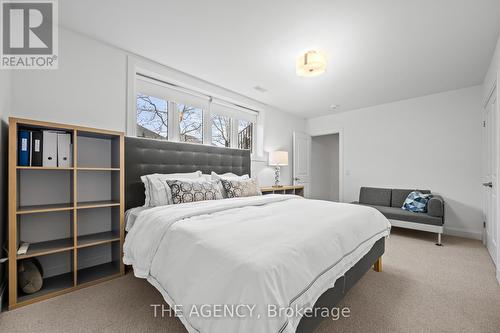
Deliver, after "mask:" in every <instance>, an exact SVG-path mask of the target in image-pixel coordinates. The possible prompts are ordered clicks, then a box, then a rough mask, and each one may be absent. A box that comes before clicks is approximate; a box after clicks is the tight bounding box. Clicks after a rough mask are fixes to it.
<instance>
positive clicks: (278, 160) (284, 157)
mask: <svg viewBox="0 0 500 333" xmlns="http://www.w3.org/2000/svg"><path fill="white" fill-rule="evenodd" d="M269 165H271V166H274V167H275V168H274V186H275V187H280V186H281V185H280V167H282V166H286V165H288V152H287V151H281V150H277V151H272V152H270V153H269Z"/></svg>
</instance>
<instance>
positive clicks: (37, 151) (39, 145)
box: [31, 131, 43, 167]
mask: <svg viewBox="0 0 500 333" xmlns="http://www.w3.org/2000/svg"><path fill="white" fill-rule="evenodd" d="M42 159H43V133H42V132H41V131H33V132H31V166H35V167H41V166H43V161H42Z"/></svg>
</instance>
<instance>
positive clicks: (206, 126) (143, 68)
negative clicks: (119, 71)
mask: <svg viewBox="0 0 500 333" xmlns="http://www.w3.org/2000/svg"><path fill="white" fill-rule="evenodd" d="M127 69H128V71H127V117H126V128H127V135H129V136H137V133H136V124H137V109H136V107H137V105H136V103H137V100H136V99H137V94H138V93H143V94H145V93H144V92H141V91H140V90H139V89H138V87H137V80H138V78H137V76H138V75H141V76H147V77H149V78H151V79H153V80H155V81H156V80H157V81H158V82H159V83H165V85H167V86H166V88H167V89H168V88H169V86H168V85H172V86H175V87H176V88H177V87H178V88H179V89H184V90H186V91H189V93H193V94H199V95H203V96H205V97H207V98H208V99H209V100H208V103H207V107H201V109H202V110H203V131H202V134H203V143H202V144H204V145H212V117H211V116H212V114H213V113H212V106H213V103H212V101H213V97H212V96H217V97H215V98H216V99H217V100H219V101H224V102H225V103H227V104H230V105H233V106H234V108H235V110H238V109H248V111H249V112H252V113H253V112H255V121H251V122H252V123H253V124H254V125H253V128H252V149H251V151H250V154H251V159H252V160H253V161H264V160H265V159H264V149H263V138H264V120H265V110H264V109H263V108H261V107H257V108H256V107H255V106H250V107H247V106H244V105H245V104H246V103H240V102H239V101H238V99H235V97H234V96H232V95H235V96H236V97H238V95H237V94H235V93H233V92H230V91H226V90H225V89H223V88H220V87H217V86H213V87H212V85H210V84H208V83H206V82H201V81H200V82H197V83H198V84H199V85H201V86H203V85H205V86H207V85H208V86H209V89H210V90H214V91H215V92H217V91H218V92H217V93H216V94H212V93H210V92H209V91H208V90H205V91H200V90H199V89H197V88H193V87H190V86H189V85H186V84H183V83H182V81H184V80H182V79H185V81H187V82H190V81H197V79H194V78H192V77H187V76H186V77H185V78H183V76H185V74H183V73H180V72H178V71H175V70H173V69H169V68H167V67H163V66H161V65H158V64H155V63H151V62H149V61H144V60H143V59H140V58H137V57H133V56H128V63H127ZM179 76H180V77H181V80H179V79H178V78H179ZM174 78H177V79H174ZM219 90H220V91H219ZM146 95H148V94H146ZM151 96H154V97H158V98H164V99H165V100H167V103H169V105H168V118H169V121H168V138H167V139H166V140H165V141H173V142H179V141H180V140H179V139H180V134H179V132H180V128H179V115H178V112H177V105H176V102H174V101H172V100H170V99H169V98H165V97H162V96H155V95H151ZM224 96H226V97H224ZM241 98H243V99H245V97H243V96H241ZM180 103H183V101H180ZM185 104H187V105H192V104H190V103H185ZM251 104H254V103H251ZM240 105H243V106H240ZM247 105H248V104H247ZM193 106H196V107H199V106H198V105H193ZM237 112H240V111H237ZM214 113H215V114H217V113H216V112H214ZM238 119H239V118H237V117H231V121H232V128H231V147H229V148H234V149H239V148H238ZM242 120H245V118H242ZM191 144H197V143H191Z"/></svg>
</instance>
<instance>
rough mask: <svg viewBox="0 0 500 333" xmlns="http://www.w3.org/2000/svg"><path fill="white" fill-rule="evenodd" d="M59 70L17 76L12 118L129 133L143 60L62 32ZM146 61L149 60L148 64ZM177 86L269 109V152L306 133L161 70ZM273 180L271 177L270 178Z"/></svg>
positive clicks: (285, 119)
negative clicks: (132, 75) (132, 61)
mask: <svg viewBox="0 0 500 333" xmlns="http://www.w3.org/2000/svg"><path fill="white" fill-rule="evenodd" d="M59 34H60V36H59V38H60V42H59V47H60V50H59V53H60V56H59V69H58V70H53V71H17V72H16V73H15V75H13V95H12V114H13V115H15V116H18V117H24V118H33V119H40V120H46V121H55V122H62V123H70V124H78V125H84V126H89V127H97V128H104V129H110V130H117V131H126V107H127V56H129V55H130V56H134V57H139V58H140V56H138V55H131V54H130V53H128V52H126V51H124V50H121V49H119V48H115V47H113V46H110V45H107V44H104V43H101V42H99V41H96V40H94V39H91V38H87V37H85V36H83V35H81V34H78V33H74V32H71V31H68V30H66V29H60V30H59ZM146 61H147V60H146ZM156 65H157V66H158V67H161V68H162V71H163V72H165V73H167V75H170V76H171V77H172V80H174V82H183V83H185V85H186V86H188V87H190V88H196V87H199V89H200V90H201V91H203V92H207V91H211V92H214V95H227V97H229V98H231V99H233V100H239V101H241V102H245V103H251V104H254V105H258V106H260V107H261V108H263V109H265V118H264V119H265V129H264V142H263V145H264V150H265V151H269V150H273V149H278V148H279V149H286V150H289V151H290V158H292V155H291V147H292V133H293V131H294V130H295V131H305V120H304V119H302V118H299V117H296V116H294V115H291V114H288V113H286V112H282V111H279V110H275V109H272V108H270V107H268V106H266V105H263V104H261V103H259V102H257V101H253V100H251V99H249V98H246V97H245V96H241V95H238V94H236V93H234V92H232V91H229V90H226V89H224V88H221V87H217V86H214V85H211V84H209V83H207V82H205V81H203V80H200V79H197V78H194V77H192V76H190V75H187V74H185V73H182V72H179V71H176V70H174V69H171V68H168V67H165V66H161V65H158V64H156ZM252 169H253V170H252V173H253V175H254V176H256V177H257V178H258V179H259V181H260V182H261V183H262V185H271V184H272V181H273V180H272V179H273V176H272V169H271V168H268V167H267V161H264V159H263V158H261V161H254V162H253V163H252ZM269 175H271V177H269ZM291 177H292V176H291V168H290V167H283V172H282V180H283V183H290V182H291Z"/></svg>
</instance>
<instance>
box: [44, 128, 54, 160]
mask: <svg viewBox="0 0 500 333" xmlns="http://www.w3.org/2000/svg"><path fill="white" fill-rule="evenodd" d="M42 141H43V142H42V144H43V146H42V157H43V162H42V164H43V166H44V167H57V133H56V132H51V131H43V132H42Z"/></svg>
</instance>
